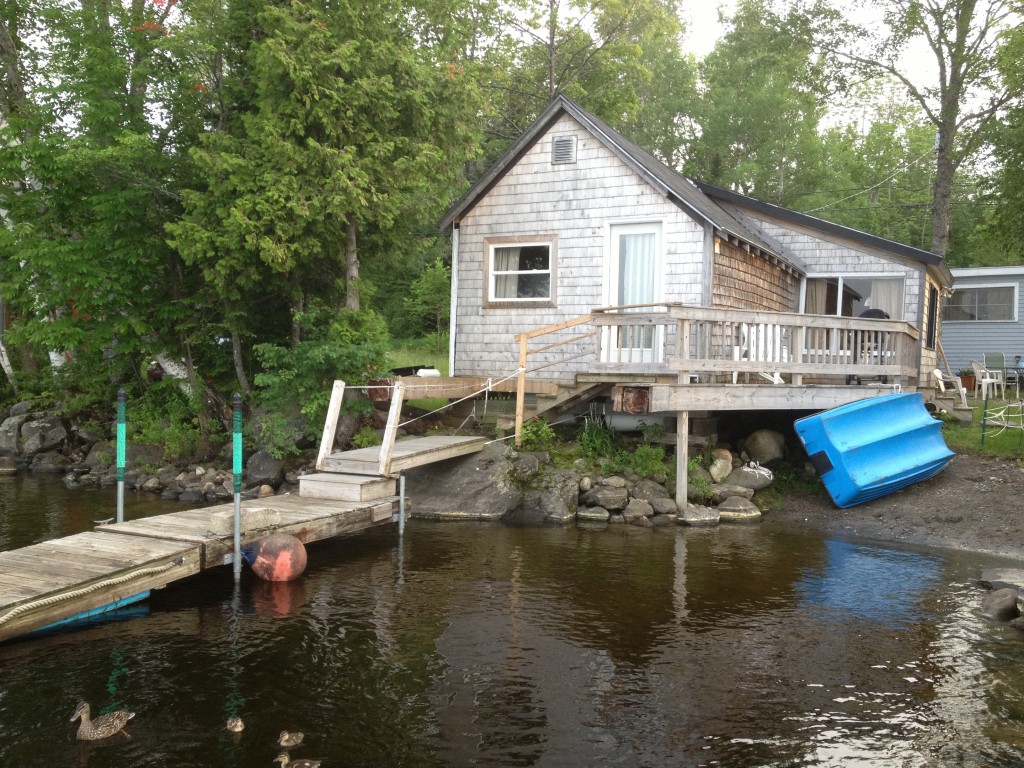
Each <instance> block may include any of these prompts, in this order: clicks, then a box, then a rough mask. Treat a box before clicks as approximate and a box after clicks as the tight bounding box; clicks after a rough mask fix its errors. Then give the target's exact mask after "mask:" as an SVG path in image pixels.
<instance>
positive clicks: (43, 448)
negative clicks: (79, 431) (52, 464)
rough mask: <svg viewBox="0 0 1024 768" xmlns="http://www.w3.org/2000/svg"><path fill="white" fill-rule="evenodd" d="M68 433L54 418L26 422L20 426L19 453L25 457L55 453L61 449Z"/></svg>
mask: <svg viewBox="0 0 1024 768" xmlns="http://www.w3.org/2000/svg"><path fill="white" fill-rule="evenodd" d="M67 438H68V431H67V429H65V427H64V424H63V422H62V421H61V420H60V419H58V418H57V417H56V416H48V417H46V418H43V419H34V420H32V421H26V422H25V423H24V424H22V426H21V452H22V453H23V454H25V455H26V456H35V455H36V454H37V453H46V452H48V451H56V450H57V449H59V448H61V447H63V445H64V441H65V440H67Z"/></svg>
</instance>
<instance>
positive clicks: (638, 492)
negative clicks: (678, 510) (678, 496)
mask: <svg viewBox="0 0 1024 768" xmlns="http://www.w3.org/2000/svg"><path fill="white" fill-rule="evenodd" d="M668 497H669V492H668V491H667V490H665V486H664V485H662V484H661V483H656V482H654V481H653V480H646V479H644V480H638V481H637V483H636V486H635V487H634V488H633V498H634V499H642V500H643V501H653V500H654V499H667V498H668Z"/></svg>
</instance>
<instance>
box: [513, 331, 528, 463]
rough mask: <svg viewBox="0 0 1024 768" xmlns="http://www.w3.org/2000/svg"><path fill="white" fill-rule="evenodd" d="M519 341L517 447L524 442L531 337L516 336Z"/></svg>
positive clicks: (524, 335)
mask: <svg viewBox="0 0 1024 768" xmlns="http://www.w3.org/2000/svg"><path fill="white" fill-rule="evenodd" d="M516 340H517V341H518V342H519V375H518V378H517V379H516V440H515V442H516V448H519V447H521V446H522V444H523V413H524V411H525V410H526V359H527V351H526V348H527V345H528V344H529V343H530V338H529V337H528V336H527V335H526V334H525V333H523V334H520V335H519V336H517V337H516Z"/></svg>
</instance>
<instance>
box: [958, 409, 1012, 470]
mask: <svg viewBox="0 0 1024 768" xmlns="http://www.w3.org/2000/svg"><path fill="white" fill-rule="evenodd" d="M967 404H968V405H969V406H970V407H971V410H972V411H973V413H974V420H973V422H972V423H970V424H965V425H961V424H958V423H955V422H951V421H946V422H945V425H944V426H943V428H942V436H943V437H944V438H945V440H946V445H948V446H949V448H950V450H951V451H955V452H956V453H969V454H974V455H980V456H1001V457H1003V458H1006V459H1015V460H1016V461H1017V462H1018V463H1020V462H1021V460H1022V458H1024V430H1020V429H1006V430H1003V431H1002V432H1001V433H1000V434H998V435H997V434H994V433H995V431H996V430H997V429H998V427H992V426H991V425H988V426H987V427H986V429H985V444H984V445H982V444H981V432H982V427H981V421H982V416H983V415H984V413H983V411H984V402H983V401H971V400H968V401H967ZM998 404H999V402H998V401H997V403H996V405H998ZM992 407H993V403H991V402H990V403H989V408H990V409H991V408H992Z"/></svg>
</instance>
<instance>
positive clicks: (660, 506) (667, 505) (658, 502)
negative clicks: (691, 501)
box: [651, 498, 679, 515]
mask: <svg viewBox="0 0 1024 768" xmlns="http://www.w3.org/2000/svg"><path fill="white" fill-rule="evenodd" d="M651 506H652V507H653V508H654V514H655V515H674V514H675V513H676V511H677V510H678V509H679V507H678V506H677V505H676V502H675V499H669V498H664V499H651Z"/></svg>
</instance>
